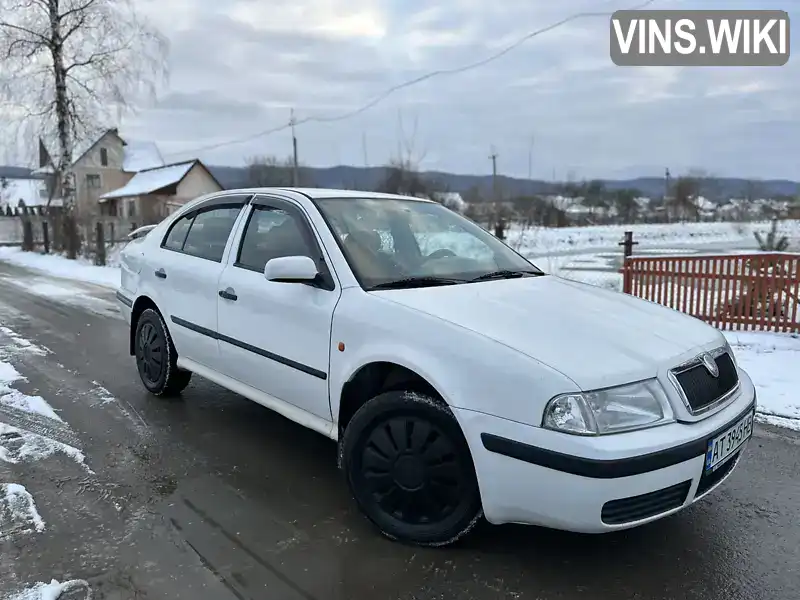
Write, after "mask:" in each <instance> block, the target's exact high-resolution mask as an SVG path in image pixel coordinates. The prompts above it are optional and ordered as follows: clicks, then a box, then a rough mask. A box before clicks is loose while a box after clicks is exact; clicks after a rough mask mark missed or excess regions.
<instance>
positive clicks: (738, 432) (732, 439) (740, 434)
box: [706, 412, 755, 472]
mask: <svg viewBox="0 0 800 600" xmlns="http://www.w3.org/2000/svg"><path fill="white" fill-rule="evenodd" d="M754 416H755V413H754V412H751V413H748V414H747V415H745V416H744V417H743V418H741V419H739V421H737V422H736V424H734V425H733V426H732V427H731V428H730V429H728V430H727V431H725V432H723V433H721V434H719V435H718V436H717V437H715V438H711V439H710V440H708V448H707V449H706V471H707V472H708V471H713V470H714V469H716V468H717V467H718V466H720V465H721V464H722V463H724V462H725V461H726V460H728V459H729V458H730V457H731V456H732V455H733V454H734V453H735V452H736V451H737V450H738V449H739V448H741V447H742V444H744V443H745V442H746V441H747V440H749V439H750V436H751V435H752V434H753V418H754Z"/></svg>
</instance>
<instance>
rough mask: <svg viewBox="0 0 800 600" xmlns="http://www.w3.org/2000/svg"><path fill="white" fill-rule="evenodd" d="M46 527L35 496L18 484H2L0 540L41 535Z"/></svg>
mask: <svg viewBox="0 0 800 600" xmlns="http://www.w3.org/2000/svg"><path fill="white" fill-rule="evenodd" d="M44 528H45V525H44V521H43V520H42V517H41V515H39V511H38V510H37V509H36V503H35V502H34V501H33V496H31V495H30V493H29V492H28V490H26V489H25V487H24V486H21V485H19V484H17V483H3V484H0V540H4V539H11V538H14V537H16V536H18V535H24V534H29V533H34V532H36V533H41V532H42V531H44Z"/></svg>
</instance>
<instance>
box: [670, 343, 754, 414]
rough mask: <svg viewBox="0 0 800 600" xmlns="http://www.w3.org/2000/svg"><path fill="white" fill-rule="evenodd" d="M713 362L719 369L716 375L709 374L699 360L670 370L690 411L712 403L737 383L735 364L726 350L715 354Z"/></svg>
mask: <svg viewBox="0 0 800 600" xmlns="http://www.w3.org/2000/svg"><path fill="white" fill-rule="evenodd" d="M714 362H716V363H717V368H718V369H719V376H718V377H714V376H713V375H711V373H709V372H708V369H706V367H705V366H704V365H703V364H702V363H701V362H699V361H698V362H693V363H691V364H688V365H686V366H683V367H679V368H677V369H673V371H672V373H673V375H674V376H675V380H676V381H677V382H678V385H679V386H680V388H681V390H682V391H683V395H684V397H685V398H686V402H687V403H688V405H689V408H690V410H691V411H692V412H698V411H701V410H703V409H704V408H706V407H708V406H710V405H711V404H714V403H715V402H716V401H717V400H719V399H720V398H722V397H724V396H725V395H726V394H728V393H729V392H730V391H731V390H733V389H734V388H735V387H736V386H737V384H738V383H739V375H738V373H737V372H736V365H735V364H734V363H733V359H732V358H731V355H730V354H729V353H728V352H727V351H726V352H723V353H722V354H720V355H719V356H717V357H716V358H715V359H714Z"/></svg>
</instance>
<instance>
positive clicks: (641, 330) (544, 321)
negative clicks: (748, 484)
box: [374, 275, 725, 390]
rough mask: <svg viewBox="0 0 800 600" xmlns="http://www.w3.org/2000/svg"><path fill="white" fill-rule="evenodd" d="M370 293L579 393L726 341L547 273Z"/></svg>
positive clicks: (644, 305)
mask: <svg viewBox="0 0 800 600" xmlns="http://www.w3.org/2000/svg"><path fill="white" fill-rule="evenodd" d="M374 293H375V294H376V295H379V296H380V297H382V298H384V299H387V300H391V301H392V302H396V303H398V304H401V305H403V306H406V307H408V308H411V309H414V310H417V311H420V312H423V313H426V314H428V315H432V316H434V317H438V318H439V319H442V320H444V321H447V322H449V323H452V324H454V325H457V326H459V327H462V328H464V329H468V330H470V331H473V332H475V333H478V334H481V335H483V336H485V337H487V338H489V339H492V340H494V341H496V342H498V343H500V344H503V345H505V346H508V347H510V348H513V349H515V350H517V351H519V352H522V353H523V354H526V355H528V356H530V357H531V358H533V359H535V360H537V361H539V362H541V363H544V364H546V365H547V366H549V367H551V368H553V369H556V370H558V371H560V372H561V373H563V374H564V375H566V376H567V377H569V378H570V379H572V380H573V381H574V382H575V383H576V384H578V385H579V386H580V387H581V389H584V390H588V389H598V388H601V387H607V386H612V385H618V384H622V383H626V382H630V381H636V380H639V379H645V378H649V377H655V376H656V375H657V373H658V370H659V367H662V366H663V365H665V364H667V365H670V366H672V365H673V364H675V361H676V360H677V358H678V357H680V356H681V355H686V354H687V353H688V352H690V351H693V350H697V351H698V352H699V351H700V349H701V348H703V349H705V348H709V347H710V346H720V345H722V344H724V343H725V339H724V337H723V336H722V334H721V333H720V332H719V331H717V330H716V329H714V328H713V327H711V326H709V325H707V324H705V323H703V322H702V321H700V320H698V319H695V318H693V317H690V316H688V315H685V314H683V313H679V312H677V311H674V310H672V309H669V308H666V307H664V306H661V305H658V304H655V303H652V302H647V301H645V300H641V299H639V298H635V297H633V296H630V295H627V294H622V293H619V292H613V291H611V290H606V289H603V288H599V287H596V286H591V285H586V284H582V283H577V282H574V281H568V280H566V279H561V278H559V277H555V276H552V275H547V276H542V277H526V278H521V279H506V280H499V281H486V282H481V283H472V284H463V285H452V286H442V287H428V288H415V289H407V290H386V291H380V292H374Z"/></svg>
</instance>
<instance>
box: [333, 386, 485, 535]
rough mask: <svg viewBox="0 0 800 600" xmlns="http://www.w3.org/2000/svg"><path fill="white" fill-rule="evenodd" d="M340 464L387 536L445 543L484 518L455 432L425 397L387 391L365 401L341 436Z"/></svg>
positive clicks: (443, 411) (445, 413)
mask: <svg viewBox="0 0 800 600" xmlns="http://www.w3.org/2000/svg"><path fill="white" fill-rule="evenodd" d="M340 464H341V466H342V469H343V470H344V473H345V477H346V479H347V483H348V485H349V487H350V491H351V492H352V494H353V496H354V497H355V500H356V502H357V504H358V506H359V508H360V509H361V511H362V512H363V513H364V514H365V515H366V517H367V518H368V519H369V520H370V521H372V523H374V524H375V525H376V526H377V527H378V529H380V531H381V532H382V533H383V534H384V535H385V536H387V537H389V538H391V539H394V540H397V541H401V542H405V543H410V544H414V545H418V546H445V545H449V544H452V543H454V542H456V541H457V540H458V539H459V538H461V537H462V536H464V535H465V534H466V533H468V532H469V531H470V530H471V529H472V528H473V527H474V526H475V524H476V523H477V522H478V520H479V519H480V518H481V516H482V515H483V509H482V506H481V497H480V491H479V489H478V481H477V477H476V476H475V467H474V465H473V462H472V455H471V453H470V451H469V446H468V445H467V441H466V439H465V438H464V434H463V433H462V431H461V427H460V426H459V424H458V422H457V421H456V419H455V417H454V416H453V413H452V412H451V411H450V409H449V408H448V407H447V406H446V405H445V404H444V403H442V402H441V401H439V400H437V399H434V398H432V397H430V396H426V395H423V394H418V393H415V392H409V391H390V392H385V393H382V394H380V395H378V396H376V397H374V398H372V399H371V400H369V401H368V402H366V403H365V404H364V405H363V406H362V407H361V408H360V409H359V410H358V411H357V412H356V414H355V415H353V418H352V419H351V420H350V422H349V423H348V424H347V428H346V429H345V431H344V434H343V438H342V441H341V444H340Z"/></svg>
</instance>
